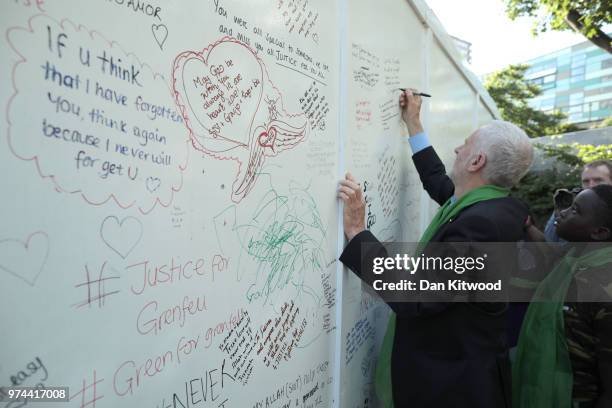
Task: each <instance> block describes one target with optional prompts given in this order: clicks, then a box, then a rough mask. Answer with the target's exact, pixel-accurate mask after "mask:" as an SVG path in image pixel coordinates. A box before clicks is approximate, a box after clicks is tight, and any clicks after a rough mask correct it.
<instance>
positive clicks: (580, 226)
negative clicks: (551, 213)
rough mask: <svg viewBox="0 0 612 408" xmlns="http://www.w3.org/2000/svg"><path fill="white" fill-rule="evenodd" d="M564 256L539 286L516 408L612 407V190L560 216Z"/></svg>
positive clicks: (519, 370) (516, 368)
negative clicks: (565, 242)
mask: <svg viewBox="0 0 612 408" xmlns="http://www.w3.org/2000/svg"><path fill="white" fill-rule="evenodd" d="M555 228H556V232H557V234H558V235H559V237H561V238H562V239H564V240H567V241H568V244H567V246H568V247H569V248H568V252H567V253H566V255H564V256H563V258H562V259H561V260H560V261H559V262H558V263H557V265H556V266H555V268H554V269H553V270H552V271H551V272H550V273H549V274H548V275H547V277H546V278H545V279H544V280H543V281H542V282H541V283H540V284H539V286H538V288H537V290H536V293H535V295H534V298H533V301H532V303H531V304H530V306H529V309H528V310H527V314H526V316H525V320H524V322H523V326H522V329H521V334H520V337H519V344H518V351H517V357H516V362H515V364H514V365H513V405H514V407H515V408H532V407H537V408H572V407H573V408H610V407H612V186H610V185H604V184H600V185H597V186H595V187H593V188H590V189H586V190H583V191H582V192H581V193H579V194H578V195H577V196H576V197H575V199H574V201H573V204H572V205H571V207H570V208H567V209H564V210H562V211H560V212H559V214H558V216H557V217H556V219H555Z"/></svg>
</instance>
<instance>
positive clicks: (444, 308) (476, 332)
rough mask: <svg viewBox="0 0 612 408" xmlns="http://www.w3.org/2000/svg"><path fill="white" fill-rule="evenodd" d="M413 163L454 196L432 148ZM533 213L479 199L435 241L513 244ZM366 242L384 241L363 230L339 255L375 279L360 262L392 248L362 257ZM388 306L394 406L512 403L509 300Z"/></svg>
mask: <svg viewBox="0 0 612 408" xmlns="http://www.w3.org/2000/svg"><path fill="white" fill-rule="evenodd" d="M413 161H414V164H415V166H416V169H417V171H418V172H419V175H420V177H421V181H422V183H423V186H424V187H425V190H426V191H427V192H428V193H429V195H430V197H431V198H432V199H434V200H435V201H437V202H438V203H439V204H440V205H442V204H443V203H444V202H446V200H448V199H449V198H450V197H451V196H452V195H453V194H454V185H453V182H452V181H451V180H450V178H449V177H448V176H447V175H446V171H445V168H444V165H443V164H442V161H441V160H440V158H439V157H438V155H437V154H436V152H435V151H434V149H433V148H432V147H428V148H426V149H424V150H422V151H420V152H418V153H416V154H415V155H413ZM527 215H528V209H527V207H526V206H525V205H524V204H522V203H521V202H520V201H518V200H516V199H514V198H511V197H505V198H499V199H492V200H487V201H481V202H479V203H476V204H474V205H472V206H470V207H467V208H465V209H464V210H462V211H461V212H460V213H459V214H458V215H457V216H456V217H455V218H454V219H452V220H451V221H449V222H448V223H446V224H445V225H443V226H442V227H440V229H439V230H438V231H437V232H436V234H435V235H434V236H433V238H432V240H431V242H514V241H517V240H519V239H521V238H522V237H523V235H524V233H523V225H524V223H525V220H526V218H527ZM365 242H373V243H377V242H378V241H377V240H376V238H375V237H374V235H372V233H370V232H369V231H363V232H361V233H360V234H358V235H356V236H355V237H354V238H353V239H352V240H351V241H350V242H349V244H348V246H347V247H346V248H345V250H344V252H343V253H342V255H341V257H340V261H341V262H342V263H344V264H345V265H346V266H347V267H348V268H349V269H351V270H352V271H353V272H355V273H356V274H357V275H358V276H360V277H361V278H362V279H364V280H365V281H366V282H367V283H369V284H370V285H371V284H372V280H371V279H370V278H371V277H372V274H371V273H366V271H365V270H362V265H366V264H369V263H368V262H367V260H369V259H372V258H373V257H375V256H385V255H384V254H386V251H385V249H384V247H382V245H374V246H373V248H372V249H368V250H367V251H368V253H364V254H363V259H362V254H361V248H362V245H361V244H362V243H365ZM368 248H370V247H368ZM364 259H365V260H366V262H364V263H362V261H364ZM370 271H371V269H370ZM362 272H364V273H362ZM378 278H380V277H378ZM389 305H390V306H391V308H392V309H393V310H394V312H395V313H396V314H397V323H396V331H395V339H394V344H393V357H392V363H391V370H392V371H391V372H392V382H393V399H394V403H395V408H403V407H411V408H421V407H423V408H424V407H432V408H443V407H465V408H481V407H482V408H498V407H499V408H503V407H507V408H510V407H511V404H510V395H511V384H510V378H511V375H510V364H509V360H508V354H507V344H506V312H507V304H506V303H493V304H491V303H488V304H480V303H441V302H440V303H414V302H413V303H408V302H402V303H389Z"/></svg>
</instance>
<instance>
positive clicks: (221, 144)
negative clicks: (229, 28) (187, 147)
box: [172, 37, 309, 202]
mask: <svg viewBox="0 0 612 408" xmlns="http://www.w3.org/2000/svg"><path fill="white" fill-rule="evenodd" d="M172 76H173V78H174V79H173V88H174V96H175V99H176V103H177V105H178V107H179V109H180V111H181V115H182V116H183V119H184V120H185V124H186V125H187V128H188V129H189V132H190V137H191V141H192V144H193V146H194V147H195V148H196V149H198V150H200V151H202V152H204V153H206V154H208V155H210V156H212V157H214V158H216V159H220V160H228V159H230V160H235V161H237V162H238V163H239V166H238V174H237V175H236V178H235V180H234V183H233V185H232V196H231V198H232V201H234V202H240V200H242V199H243V198H244V197H246V196H247V195H248V194H249V192H250V191H251V190H252V189H253V187H254V186H255V183H256V181H257V178H258V177H259V174H260V172H261V168H262V167H263V165H264V163H265V160H266V158H267V157H273V156H276V155H277V154H278V153H279V152H281V151H284V150H287V149H291V148H293V147H295V146H297V145H298V144H299V143H301V142H302V141H303V140H304V139H305V138H306V135H307V133H308V130H309V128H308V121H307V120H306V116H305V115H304V114H303V113H299V114H290V113H287V112H286V111H285V110H284V107H283V101H282V96H281V93H280V91H279V90H278V89H277V88H276V87H275V86H274V85H273V84H272V81H270V78H269V75H268V72H267V70H266V67H265V65H264V63H263V61H262V60H261V59H260V58H259V57H258V56H257V53H256V52H255V51H253V50H251V49H250V48H249V47H248V46H247V45H245V44H243V43H241V42H240V41H238V40H235V39H233V38H230V37H224V38H222V39H221V40H219V41H217V42H216V43H214V44H212V45H210V46H209V47H207V48H205V49H204V50H202V51H200V52H195V51H185V52H183V53H181V54H179V56H178V57H176V59H175V60H174V65H173V70H172ZM243 163H246V165H243Z"/></svg>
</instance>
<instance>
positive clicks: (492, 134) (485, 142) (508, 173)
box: [476, 120, 533, 188]
mask: <svg viewBox="0 0 612 408" xmlns="http://www.w3.org/2000/svg"><path fill="white" fill-rule="evenodd" d="M476 149H477V150H481V151H482V152H483V153H484V154H485V156H486V158H487V161H486V164H485V166H484V167H483V169H482V178H483V179H484V180H485V181H486V182H487V183H490V184H493V185H496V186H499V187H506V188H510V187H513V186H515V185H516V184H518V182H519V180H520V179H521V178H522V177H523V176H524V175H525V174H526V173H527V171H528V170H529V167H531V162H532V161H533V146H532V144H531V142H530V140H529V137H528V136H527V134H526V133H525V132H524V131H523V130H522V129H521V128H519V127H518V126H516V125H514V124H512V123H510V122H506V121H503V120H494V121H493V122H491V123H489V124H487V125H485V126H482V127H481V128H480V129H478V131H477V142H476Z"/></svg>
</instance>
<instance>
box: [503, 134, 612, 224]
mask: <svg viewBox="0 0 612 408" xmlns="http://www.w3.org/2000/svg"><path fill="white" fill-rule="evenodd" d="M535 147H536V149H538V150H539V151H541V152H542V153H543V156H544V157H545V158H547V159H548V161H547V162H549V163H551V166H550V167H548V168H546V169H545V170H543V171H537V172H536V171H531V172H529V173H528V174H527V175H526V176H525V177H524V178H523V179H522V180H521V182H520V184H519V186H518V187H516V188H515V189H514V190H513V195H514V196H515V197H518V198H520V199H521V200H523V201H524V202H525V203H527V205H529V208H530V209H531V211H532V213H533V215H534V217H535V221H536V224H537V225H538V227H539V228H540V229H542V228H543V227H544V224H545V223H546V221H547V220H548V217H550V214H551V213H552V211H553V202H552V197H553V194H554V192H555V190H557V189H559V188H573V187H578V186H580V176H581V173H582V168H583V167H584V165H585V164H587V163H590V162H592V161H595V160H603V159H608V160H612V144H609V145H599V146H594V145H583V144H579V143H572V144H559V145H544V144H539V143H538V144H535ZM553 163H554V165H553Z"/></svg>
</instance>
